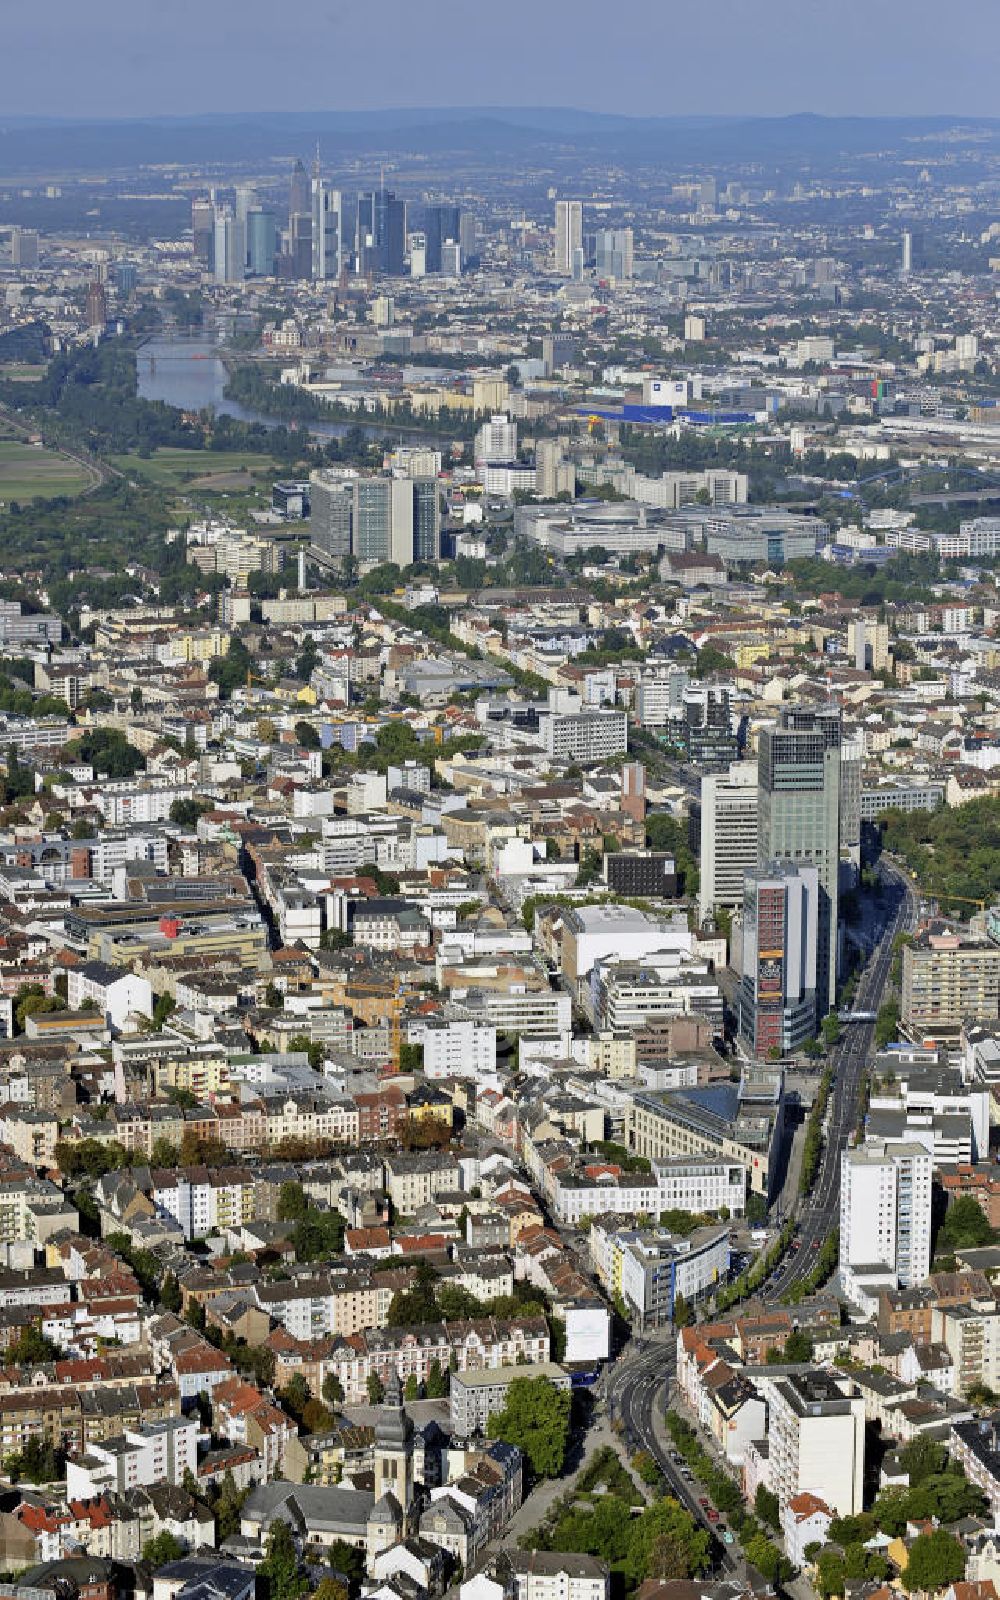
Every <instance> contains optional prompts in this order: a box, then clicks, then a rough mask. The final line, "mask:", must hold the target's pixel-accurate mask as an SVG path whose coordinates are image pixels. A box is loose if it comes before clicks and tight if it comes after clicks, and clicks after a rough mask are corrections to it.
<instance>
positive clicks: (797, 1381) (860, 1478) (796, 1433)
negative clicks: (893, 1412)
mask: <svg viewBox="0 0 1000 1600" xmlns="http://www.w3.org/2000/svg"><path fill="white" fill-rule="evenodd" d="M767 1388H768V1411H769V1422H768V1430H767V1436H768V1442H769V1449H768V1467H767V1476H768V1481H769V1484H770V1488H771V1491H772V1493H774V1494H776V1495H777V1497H778V1503H779V1505H780V1506H781V1508H782V1510H784V1508H785V1506H787V1504H788V1502H789V1501H790V1500H794V1498H795V1496H796V1495H799V1494H814V1495H817V1496H818V1497H819V1499H820V1500H823V1501H825V1502H826V1504H827V1505H828V1506H829V1507H830V1509H831V1511H835V1512H837V1514H838V1515H839V1516H842V1517H851V1516H855V1515H856V1514H857V1513H858V1512H859V1511H860V1510H861V1509H862V1493H863V1487H864V1466H865V1403H864V1400H863V1399H862V1397H861V1396H860V1395H859V1394H857V1393H856V1392H855V1387H854V1385H853V1383H851V1381H850V1379H848V1378H843V1377H840V1376H839V1375H838V1376H835V1375H834V1374H833V1373H829V1372H821V1371H812V1372H804V1373H799V1374H794V1375H792V1376H790V1377H787V1378H779V1379H777V1380H776V1381H775V1382H773V1383H770V1384H768V1385H767Z"/></svg>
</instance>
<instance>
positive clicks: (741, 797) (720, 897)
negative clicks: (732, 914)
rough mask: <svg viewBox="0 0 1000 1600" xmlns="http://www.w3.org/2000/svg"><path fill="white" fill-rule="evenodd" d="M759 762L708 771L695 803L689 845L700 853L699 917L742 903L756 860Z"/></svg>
mask: <svg viewBox="0 0 1000 1600" xmlns="http://www.w3.org/2000/svg"><path fill="white" fill-rule="evenodd" d="M757 806H758V792H757V766H756V763H755V762H753V761H734V762H733V764H732V766H731V767H730V768H729V770H728V772H707V773H706V774H705V776H704V777H703V778H702V780H701V797H700V799H699V800H695V801H693V802H692V805H691V841H690V842H691V847H692V849H693V850H694V851H695V852H696V854H697V856H698V865H699V878H698V917H699V920H700V921H701V922H703V923H704V922H706V921H707V920H708V918H709V917H710V916H711V915H712V913H713V912H714V911H715V910H716V908H717V907H719V906H725V907H727V908H729V909H733V908H734V907H736V906H741V905H742V904H743V877H744V873H746V872H747V871H748V870H749V869H752V868H753V867H755V866H756V865H757V859H758V852H757Z"/></svg>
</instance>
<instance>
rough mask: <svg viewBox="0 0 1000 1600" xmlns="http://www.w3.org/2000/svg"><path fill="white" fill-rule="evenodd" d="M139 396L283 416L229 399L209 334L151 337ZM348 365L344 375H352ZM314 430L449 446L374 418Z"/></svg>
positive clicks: (265, 420)
mask: <svg viewBox="0 0 1000 1600" xmlns="http://www.w3.org/2000/svg"><path fill="white" fill-rule="evenodd" d="M136 360H137V365H138V379H139V395H140V398H141V399H143V400H163V401H164V402H165V403H166V404H167V405H168V406H177V408H178V409H179V410H181V411H205V410H207V409H208V408H209V407H211V408H212V410H213V411H216V412H224V413H225V414H226V416H229V417H236V418H237V419H238V420H239V421H240V422H259V423H262V424H263V425H264V427H265V428H276V427H280V426H281V422H280V420H279V419H276V418H275V417H268V416H265V415H264V414H263V413H261V412H259V411H248V410H247V408H246V406H241V405H239V404H238V403H237V402H236V401H235V400H227V399H226V381H227V378H228V373H227V372H226V364H225V362H224V361H223V359H222V356H221V355H220V353H219V346H218V344H216V342H215V341H214V340H213V339H211V338H210V337H209V336H208V335H206V334H198V335H194V336H190V337H189V336H186V335H184V334H165V335H163V336H162V337H161V338H157V339H150V340H148V342H147V343H146V344H144V345H143V346H142V347H141V349H140V350H139V351H138V354H137V357H136ZM352 375H353V371H352V369H348V368H345V369H344V373H343V376H345V377H346V376H352ZM308 428H309V432H310V433H311V434H313V435H315V436H316V437H317V438H324V439H341V438H343V436H344V434H345V433H349V432H350V431H351V429H352V428H357V429H359V430H360V431H361V432H362V433H363V434H365V435H366V436H367V437H368V438H369V439H389V438H394V437H397V436H398V437H399V438H400V439H401V440H405V442H406V443H407V444H425V445H430V446H432V447H433V448H434V449H444V450H447V441H446V440H442V439H441V438H440V436H439V435H437V434H432V433H416V432H410V431H405V432H404V431H403V430H401V429H399V428H393V427H392V425H391V424H390V423H389V422H388V421H386V422H381V423H371V422H310V423H309V424H308Z"/></svg>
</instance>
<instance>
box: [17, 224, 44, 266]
mask: <svg viewBox="0 0 1000 1600" xmlns="http://www.w3.org/2000/svg"><path fill="white" fill-rule="evenodd" d="M10 259H11V264H12V266H15V267H27V268H29V269H30V268H31V267H37V265H38V234H37V232H36V231H35V229H34V228H12V229H11V234H10Z"/></svg>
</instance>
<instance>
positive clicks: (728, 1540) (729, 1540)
mask: <svg viewBox="0 0 1000 1600" xmlns="http://www.w3.org/2000/svg"><path fill="white" fill-rule="evenodd" d="M722 1542H723V1544H734V1543H735V1540H734V1539H733V1536H732V1534H731V1533H730V1531H729V1529H728V1528H723V1530H722Z"/></svg>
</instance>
